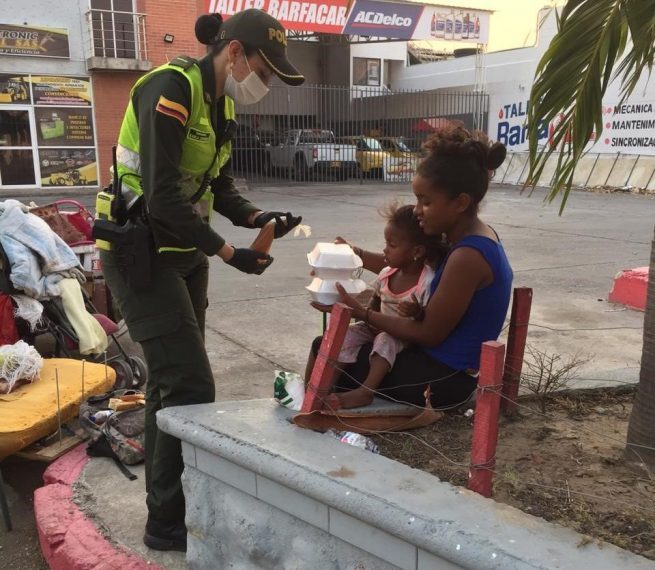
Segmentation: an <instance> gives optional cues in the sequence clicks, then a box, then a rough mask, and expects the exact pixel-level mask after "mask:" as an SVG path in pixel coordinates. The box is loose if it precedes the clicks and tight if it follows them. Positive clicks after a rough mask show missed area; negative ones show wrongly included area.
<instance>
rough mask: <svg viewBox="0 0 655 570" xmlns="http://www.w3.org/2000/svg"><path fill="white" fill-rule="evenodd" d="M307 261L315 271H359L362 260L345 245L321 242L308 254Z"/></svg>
mask: <svg viewBox="0 0 655 570" xmlns="http://www.w3.org/2000/svg"><path fill="white" fill-rule="evenodd" d="M307 261H308V262H309V265H311V266H312V268H314V269H350V270H351V271H352V270H355V269H359V268H360V267H361V266H362V259H361V258H360V257H359V256H358V255H355V252H354V251H353V250H352V248H351V247H350V246H349V245H346V244H345V243H328V242H319V243H317V244H316V245H315V246H314V249H312V251H311V252H310V253H308V254H307Z"/></svg>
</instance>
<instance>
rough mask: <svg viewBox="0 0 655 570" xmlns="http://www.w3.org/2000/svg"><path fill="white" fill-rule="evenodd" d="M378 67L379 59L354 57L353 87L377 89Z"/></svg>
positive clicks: (378, 82) (378, 80)
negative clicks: (360, 86) (363, 86)
mask: <svg viewBox="0 0 655 570" xmlns="http://www.w3.org/2000/svg"><path fill="white" fill-rule="evenodd" d="M380 65H381V62H380V60H379V59H370V58H365V57H354V58H353V85H365V86H369V87H379V86H380Z"/></svg>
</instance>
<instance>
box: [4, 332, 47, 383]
mask: <svg viewBox="0 0 655 570" xmlns="http://www.w3.org/2000/svg"><path fill="white" fill-rule="evenodd" d="M42 367H43V358H41V355H40V354H39V353H38V352H37V351H36V349H35V348H34V347H33V346H30V345H29V344H27V343H26V342H23V341H22V340H19V341H18V342H17V343H16V344H6V345H4V346H0V394H8V393H9V392H11V391H12V389H13V388H14V387H15V386H16V385H17V384H24V383H32V382H34V380H36V379H37V378H38V377H39V373H40V372H41V368H42Z"/></svg>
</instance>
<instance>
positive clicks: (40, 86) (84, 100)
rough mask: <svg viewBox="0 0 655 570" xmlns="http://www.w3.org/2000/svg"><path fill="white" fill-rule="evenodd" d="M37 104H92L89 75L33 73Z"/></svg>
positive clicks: (33, 88) (33, 89)
mask: <svg viewBox="0 0 655 570" xmlns="http://www.w3.org/2000/svg"><path fill="white" fill-rule="evenodd" d="M31 82H32V92H33V94H34V104H35V105H81V106H88V105H91V80H90V79H89V78H88V77H66V76H56V75H55V76H51V75H48V76H45V75H41V76H39V75H32V76H31Z"/></svg>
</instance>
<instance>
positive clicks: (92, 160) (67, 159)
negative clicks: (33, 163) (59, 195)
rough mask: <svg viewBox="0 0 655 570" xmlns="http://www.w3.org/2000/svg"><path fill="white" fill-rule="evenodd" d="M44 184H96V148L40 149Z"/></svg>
mask: <svg viewBox="0 0 655 570" xmlns="http://www.w3.org/2000/svg"><path fill="white" fill-rule="evenodd" d="M39 163H40V166H41V184H42V185H43V186H96V185H97V184H98V167H97V164H96V151H95V149H76V148H67V149H39Z"/></svg>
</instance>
